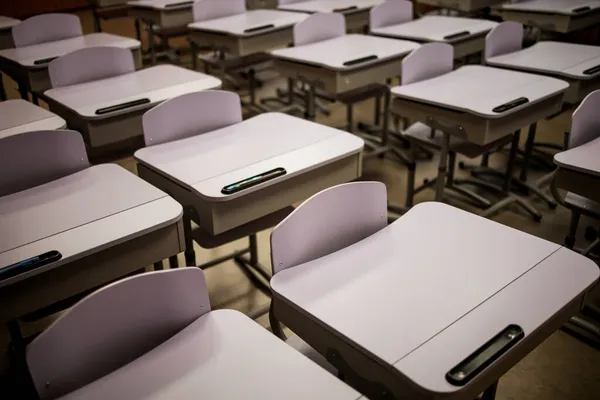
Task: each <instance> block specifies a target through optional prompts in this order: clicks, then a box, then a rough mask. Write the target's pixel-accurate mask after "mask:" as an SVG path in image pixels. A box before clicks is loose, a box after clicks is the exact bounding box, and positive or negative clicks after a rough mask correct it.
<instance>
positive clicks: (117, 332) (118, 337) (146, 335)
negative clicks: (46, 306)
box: [27, 268, 210, 400]
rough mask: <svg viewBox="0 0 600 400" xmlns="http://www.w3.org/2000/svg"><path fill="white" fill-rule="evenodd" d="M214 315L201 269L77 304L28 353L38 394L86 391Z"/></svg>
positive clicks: (135, 281)
mask: <svg viewBox="0 0 600 400" xmlns="http://www.w3.org/2000/svg"><path fill="white" fill-rule="evenodd" d="M209 311H210V302H209V298H208V290H207V288H206V282H205V279H204V273H203V272H202V271H201V270H200V269H198V268H181V269H172V270H168V271H158V272H150V273H147V274H142V275H137V276H134V277H131V278H126V279H123V280H121V281H119V282H116V283H113V284H111V285H109V286H106V287H104V288H102V289H100V290H98V291H96V292H94V293H92V294H91V295H89V296H88V297H86V298H85V299H83V300H81V301H80V302H79V303H77V304H76V305H75V306H74V307H73V308H72V309H71V310H70V311H68V312H66V313H65V314H64V315H63V316H62V317H60V318H59V319H58V320H56V322H54V323H53V324H52V325H51V326H50V327H49V328H48V329H46V330H45V331H44V332H42V333H41V334H40V335H39V336H38V337H37V338H36V339H35V340H34V341H33V342H31V344H30V345H29V346H28V347H27V364H28V366H29V371H30V373H31V376H32V378H33V382H34V384H35V387H36V389H37V392H38V394H39V396H40V398H41V399H42V400H45V399H52V398H56V397H58V396H61V395H63V394H66V393H69V392H71V391H73V390H76V389H78V388H80V387H82V386H85V385H86V384H88V383H90V382H92V381H94V380H96V379H98V378H101V377H102V376H105V375H107V374H109V373H110V372H112V371H114V370H116V369H118V368H120V367H122V366H123V365H125V364H127V363H129V362H131V361H133V360H134V359H136V358H138V357H140V356H142V355H143V354H145V353H147V352H148V351H150V350H151V349H153V348H155V347H156V346H158V345H160V344H161V343H163V342H165V341H166V340H168V339H169V338H171V337H172V336H173V335H175V334H177V333H178V332H179V331H181V330H182V329H184V328H185V327H186V326H188V325H189V324H190V323H192V322H193V321H195V320H196V319H198V318H199V317H200V316H202V315H203V314H205V313H207V312H209ZM165 367H166V366H165ZM140 383H141V384H143V383H142V382H140Z"/></svg>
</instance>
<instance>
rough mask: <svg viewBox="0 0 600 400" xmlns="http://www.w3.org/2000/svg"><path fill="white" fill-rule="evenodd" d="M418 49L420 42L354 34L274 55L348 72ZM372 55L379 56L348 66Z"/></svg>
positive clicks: (278, 52)
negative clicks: (349, 63)
mask: <svg viewBox="0 0 600 400" xmlns="http://www.w3.org/2000/svg"><path fill="white" fill-rule="evenodd" d="M418 47H419V44H418V43H415V42H409V41H406V40H398V39H390V38H384V37H378V36H368V35H358V34H350V35H344V36H340V37H337V38H335V39H329V40H324V41H322V42H316V43H311V44H307V45H304V46H297V47H289V48H286V49H278V50H274V51H272V52H271V54H272V55H273V56H274V57H277V58H282V59H285V60H290V61H297V62H302V63H308V64H314V65H317V66H320V67H324V68H330V69H333V70H340V71H345V70H351V69H355V68H363V67H365V66H367V65H372V64H377V63H380V62H382V61H385V60H387V59H391V58H395V57H402V56H404V55H406V54H408V53H410V52H411V51H412V50H414V49H416V48H418ZM370 55H376V56H377V59H376V60H372V61H367V62H364V63H361V64H356V65H352V66H345V65H344V63H345V62H346V61H351V60H356V59H359V58H362V57H367V56H370Z"/></svg>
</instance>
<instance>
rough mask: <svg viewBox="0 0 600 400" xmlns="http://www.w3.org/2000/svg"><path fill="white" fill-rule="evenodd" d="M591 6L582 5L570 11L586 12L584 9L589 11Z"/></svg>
mask: <svg viewBox="0 0 600 400" xmlns="http://www.w3.org/2000/svg"><path fill="white" fill-rule="evenodd" d="M591 9H592V8H591V7H590V6H583V7H578V8H575V9H573V10H572V12H574V13H582V12H586V11H590V10H591Z"/></svg>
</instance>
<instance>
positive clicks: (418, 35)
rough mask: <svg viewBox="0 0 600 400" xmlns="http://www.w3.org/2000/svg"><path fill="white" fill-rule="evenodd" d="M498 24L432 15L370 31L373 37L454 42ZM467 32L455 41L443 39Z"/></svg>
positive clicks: (483, 31) (479, 33)
mask: <svg viewBox="0 0 600 400" xmlns="http://www.w3.org/2000/svg"><path fill="white" fill-rule="evenodd" d="M496 25H498V23H496V22H493V21H488V20H485V19H475V18H461V17H450V16H442V15H432V16H427V17H423V18H419V19H417V20H414V21H410V22H405V23H403V24H397V25H391V26H385V27H383V28H375V29H371V33H372V34H374V35H381V36H388V37H394V38H400V39H406V40H418V41H421V42H449V43H452V42H455V41H460V40H464V39H465V38H468V37H472V36H477V35H481V34H483V33H485V32H489V31H490V30H491V29H492V28H494V27H495V26H496ZM465 31H466V32H468V34H465V35H464V36H460V37H457V38H455V39H452V38H449V39H445V37H446V36H449V35H453V34H457V33H460V32H465Z"/></svg>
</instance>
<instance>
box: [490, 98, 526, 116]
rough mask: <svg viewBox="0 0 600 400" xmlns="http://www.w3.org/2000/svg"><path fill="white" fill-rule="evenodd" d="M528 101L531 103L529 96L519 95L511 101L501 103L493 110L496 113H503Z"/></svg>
mask: <svg viewBox="0 0 600 400" xmlns="http://www.w3.org/2000/svg"><path fill="white" fill-rule="evenodd" d="M526 103H529V99H528V98H527V97H519V98H517V99H515V100H512V101H509V102H508V103H504V104H500V105H499V106H497V107H494V108H493V109H492V111H493V112H495V113H503V112H505V111H508V110H512V109H513V108H515V107H518V106H520V105H523V104H526Z"/></svg>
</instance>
